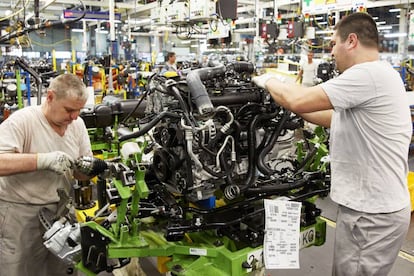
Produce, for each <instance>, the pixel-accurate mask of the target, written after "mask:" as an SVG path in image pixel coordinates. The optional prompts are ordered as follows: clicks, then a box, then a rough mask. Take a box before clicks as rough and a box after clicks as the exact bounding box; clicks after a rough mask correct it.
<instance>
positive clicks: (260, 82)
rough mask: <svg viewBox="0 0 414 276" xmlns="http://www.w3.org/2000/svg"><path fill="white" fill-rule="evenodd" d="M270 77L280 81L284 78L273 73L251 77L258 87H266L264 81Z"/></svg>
mask: <svg viewBox="0 0 414 276" xmlns="http://www.w3.org/2000/svg"><path fill="white" fill-rule="evenodd" d="M270 79H277V80H279V81H281V82H284V81H285V80H284V78H283V77H282V76H280V75H275V74H273V73H265V74H262V75H260V76H256V77H253V78H252V81H253V82H254V83H255V84H256V85H257V86H259V87H260V88H263V89H266V82H267V81H268V80H270Z"/></svg>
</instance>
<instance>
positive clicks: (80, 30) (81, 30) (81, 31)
mask: <svg viewBox="0 0 414 276" xmlns="http://www.w3.org/2000/svg"><path fill="white" fill-rule="evenodd" d="M71 31H72V32H74V33H83V29H72V30H71Z"/></svg>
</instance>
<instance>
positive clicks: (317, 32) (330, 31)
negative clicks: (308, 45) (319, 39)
mask: <svg viewBox="0 0 414 276" xmlns="http://www.w3.org/2000/svg"><path fill="white" fill-rule="evenodd" d="M333 33H334V31H333V30H325V31H316V32H315V34H333Z"/></svg>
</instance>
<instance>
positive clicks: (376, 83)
mask: <svg viewBox="0 0 414 276" xmlns="http://www.w3.org/2000/svg"><path fill="white" fill-rule="evenodd" d="M321 87H322V88H323V90H324V91H325V92H326V94H327V95H328V97H329V99H330V101H331V103H332V105H333V107H334V114H333V117H332V122H331V132H330V150H329V151H330V157H331V169H332V179H331V194H330V195H331V198H332V199H333V200H334V201H335V202H337V203H339V204H341V205H344V206H346V207H349V208H351V209H354V210H356V211H361V212H367V213H389V212H394V211H398V210H401V209H403V208H405V207H407V206H409V204H410V195H409V192H408V188H407V174H408V161H407V160H408V150H409V144H410V141H411V136H412V122H411V114H410V109H409V106H408V103H407V100H406V94H405V93H406V92H405V88H404V84H403V82H402V80H401V77H400V75H399V74H398V73H397V72H396V71H395V70H394V69H393V68H392V67H391V65H389V64H388V63H386V62H382V61H374V62H366V63H362V64H357V65H354V66H352V67H351V68H349V69H347V70H346V71H345V72H343V73H342V74H341V75H340V76H338V77H337V78H334V79H331V80H329V81H327V82H325V83H322V84H321Z"/></svg>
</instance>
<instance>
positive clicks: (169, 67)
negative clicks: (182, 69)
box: [161, 52, 178, 74]
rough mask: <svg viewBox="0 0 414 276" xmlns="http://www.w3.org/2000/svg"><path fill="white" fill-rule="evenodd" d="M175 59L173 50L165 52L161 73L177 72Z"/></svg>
mask: <svg viewBox="0 0 414 276" xmlns="http://www.w3.org/2000/svg"><path fill="white" fill-rule="evenodd" d="M175 61H176V55H175V53H174V52H168V53H167V61H166V62H165V65H164V67H163V68H162V69H161V74H164V73H166V72H177V71H178V70H177V64H176V63H175Z"/></svg>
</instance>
